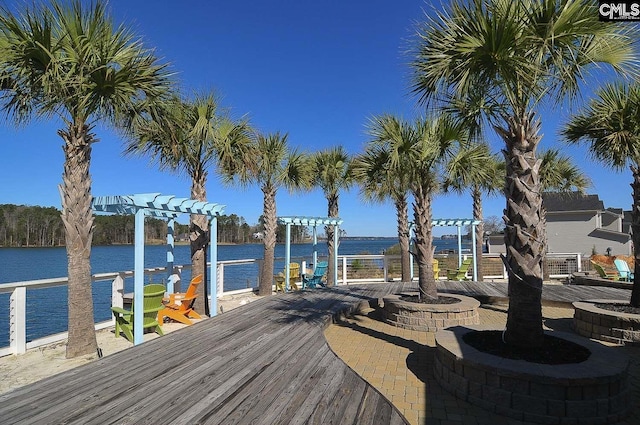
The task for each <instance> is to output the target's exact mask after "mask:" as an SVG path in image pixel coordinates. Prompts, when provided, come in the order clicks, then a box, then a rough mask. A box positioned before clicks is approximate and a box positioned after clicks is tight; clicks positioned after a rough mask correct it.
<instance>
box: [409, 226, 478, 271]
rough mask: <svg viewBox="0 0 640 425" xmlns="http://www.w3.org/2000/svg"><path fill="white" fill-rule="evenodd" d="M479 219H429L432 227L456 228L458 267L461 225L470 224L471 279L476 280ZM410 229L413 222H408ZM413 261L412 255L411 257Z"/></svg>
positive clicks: (460, 260)
mask: <svg viewBox="0 0 640 425" xmlns="http://www.w3.org/2000/svg"><path fill="white" fill-rule="evenodd" d="M480 223H481V222H480V221H479V220H473V219H470V218H436V219H433V220H431V226H432V227H453V226H456V227H457V228H458V267H460V265H461V264H462V226H471V253H472V255H473V280H474V282H477V281H478V261H477V252H476V226H477V225H478V224H480ZM410 226H411V230H414V227H415V223H410ZM411 261H412V262H413V256H412V257H411ZM411 274H412V276H411V277H412V278H413V265H412V266H411Z"/></svg>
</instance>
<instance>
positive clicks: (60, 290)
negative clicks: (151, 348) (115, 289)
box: [0, 238, 468, 347]
mask: <svg viewBox="0 0 640 425" xmlns="http://www.w3.org/2000/svg"><path fill="white" fill-rule="evenodd" d="M396 243H397V239H391V238H385V239H373V240H351V239H347V240H343V241H341V242H340V247H339V249H338V254H339V255H351V254H363V253H368V254H381V253H383V252H384V251H385V250H387V249H389V247H391V246H393V245H395V244H396ZM434 244H435V245H436V251H439V250H442V249H456V248H457V241H456V240H435V241H434ZM464 247H465V248H468V245H467V246H464ZM262 254H263V246H262V244H246V245H221V246H218V260H219V261H224V260H241V259H248V258H254V259H260V258H262ZM275 255H276V257H277V258H278V257H279V258H284V255H285V246H284V245H277V246H276V251H275ZM312 255H313V246H312V244H294V245H291V256H292V257H297V259H299V258H304V259H305V260H306V261H307V263H311V262H312ZM318 256H320V257H322V256H325V257H326V256H327V245H326V243H325V242H318ZM166 258H167V253H166V247H165V246H162V245H153V246H147V247H145V267H163V266H165V265H166V261H167V260H166ZM298 261H299V260H298ZM133 262H134V247H133V246H132V245H125V246H95V247H93V248H92V250H91V271H92V273H93V274H96V273H108V272H118V271H127V270H133V268H134V265H133ZM189 263H190V248H189V246H187V245H178V246H176V247H175V249H174V264H176V265H181V264H189ZM283 267H284V261H283V260H279V261H276V263H275V270H276V271H277V270H281V269H282V268H283ZM66 275H67V253H66V250H65V248H0V284H2V283H8V282H21V281H27V280H37V279H48V278H58V277H65V276H66ZM257 275H258V268H257V265H256V264H251V265H239V266H226V267H225V274H224V289H225V291H230V290H234V289H242V288H247V287H255V286H257ZM158 279H160V278H158ZM189 279H190V274H189V273H184V274H183V280H184V281H185V282H188V281H189ZM125 291H126V292H130V291H133V279H127V280H126V281H125ZM93 298H94V300H93V301H94V316H95V317H94V318H95V321H96V322H102V321H105V320H108V319H109V318H110V317H111V310H110V307H111V282H108V281H104V282H96V283H95V284H94V286H93ZM66 329H67V288H66V286H64V287H54V288H45V289H37V290H35V289H34V290H27V340H32V339H36V338H41V337H43V336H46V335H51V334H54V333H58V332H64V331H66ZM8 345H9V294H0V347H5V346H8Z"/></svg>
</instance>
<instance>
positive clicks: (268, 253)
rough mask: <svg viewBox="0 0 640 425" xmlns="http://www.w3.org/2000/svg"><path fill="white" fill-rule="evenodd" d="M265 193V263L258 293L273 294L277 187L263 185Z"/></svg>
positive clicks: (276, 228)
mask: <svg viewBox="0 0 640 425" xmlns="http://www.w3.org/2000/svg"><path fill="white" fill-rule="evenodd" d="M262 193H263V195H264V203H263V213H262V215H263V220H264V238H263V243H264V265H263V266H262V275H261V276H260V286H259V287H258V295H271V293H272V292H273V260H274V257H275V249H276V232H277V230H278V223H277V216H276V189H275V188H274V187H272V186H271V185H269V184H265V185H264V186H263V187H262Z"/></svg>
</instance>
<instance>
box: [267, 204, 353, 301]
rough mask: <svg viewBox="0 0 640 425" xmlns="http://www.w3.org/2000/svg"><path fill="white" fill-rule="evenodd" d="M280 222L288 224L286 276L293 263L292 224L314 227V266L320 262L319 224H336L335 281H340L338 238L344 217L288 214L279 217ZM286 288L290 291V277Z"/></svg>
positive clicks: (334, 237) (334, 240)
mask: <svg viewBox="0 0 640 425" xmlns="http://www.w3.org/2000/svg"><path fill="white" fill-rule="evenodd" d="M278 224H284V225H285V226H286V232H287V233H286V235H287V236H286V239H287V240H286V242H285V254H284V263H285V265H284V267H285V276H289V263H291V226H309V227H313V266H314V267H315V266H316V264H318V226H319V225H323V226H335V230H334V232H333V246H334V247H335V255H334V256H333V283H334V285H335V284H336V283H337V282H338V239H339V234H340V231H339V230H340V225H341V224H342V219H340V217H299V216H287V217H278ZM285 285H286V290H287V291H289V279H285Z"/></svg>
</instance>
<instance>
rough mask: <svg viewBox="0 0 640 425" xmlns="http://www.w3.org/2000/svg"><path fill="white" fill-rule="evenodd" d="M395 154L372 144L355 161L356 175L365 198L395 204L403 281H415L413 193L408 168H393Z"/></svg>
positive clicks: (354, 169)
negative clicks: (411, 228)
mask: <svg viewBox="0 0 640 425" xmlns="http://www.w3.org/2000/svg"><path fill="white" fill-rule="evenodd" d="M390 155H391V153H390V152H389V150H388V149H386V147H385V146H380V145H376V144H373V143H369V144H368V145H367V146H366V148H365V152H364V153H363V154H360V155H358V156H357V157H356V158H355V159H354V161H353V176H354V178H355V179H356V180H357V181H358V182H360V186H361V190H362V194H363V196H364V198H365V199H367V200H371V201H376V202H384V201H385V200H387V199H391V200H392V201H393V204H394V206H395V207H396V217H397V221H398V244H399V245H400V264H401V270H402V281H403V282H409V281H410V280H411V259H410V257H409V255H410V253H409V212H408V209H409V208H408V205H409V203H408V200H407V194H408V192H409V190H410V187H409V175H408V173H407V170H406V167H403V165H402V164H397V165H398V167H397V168H393V169H391V168H389V166H388V165H389V159H390V158H389V157H390Z"/></svg>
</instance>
